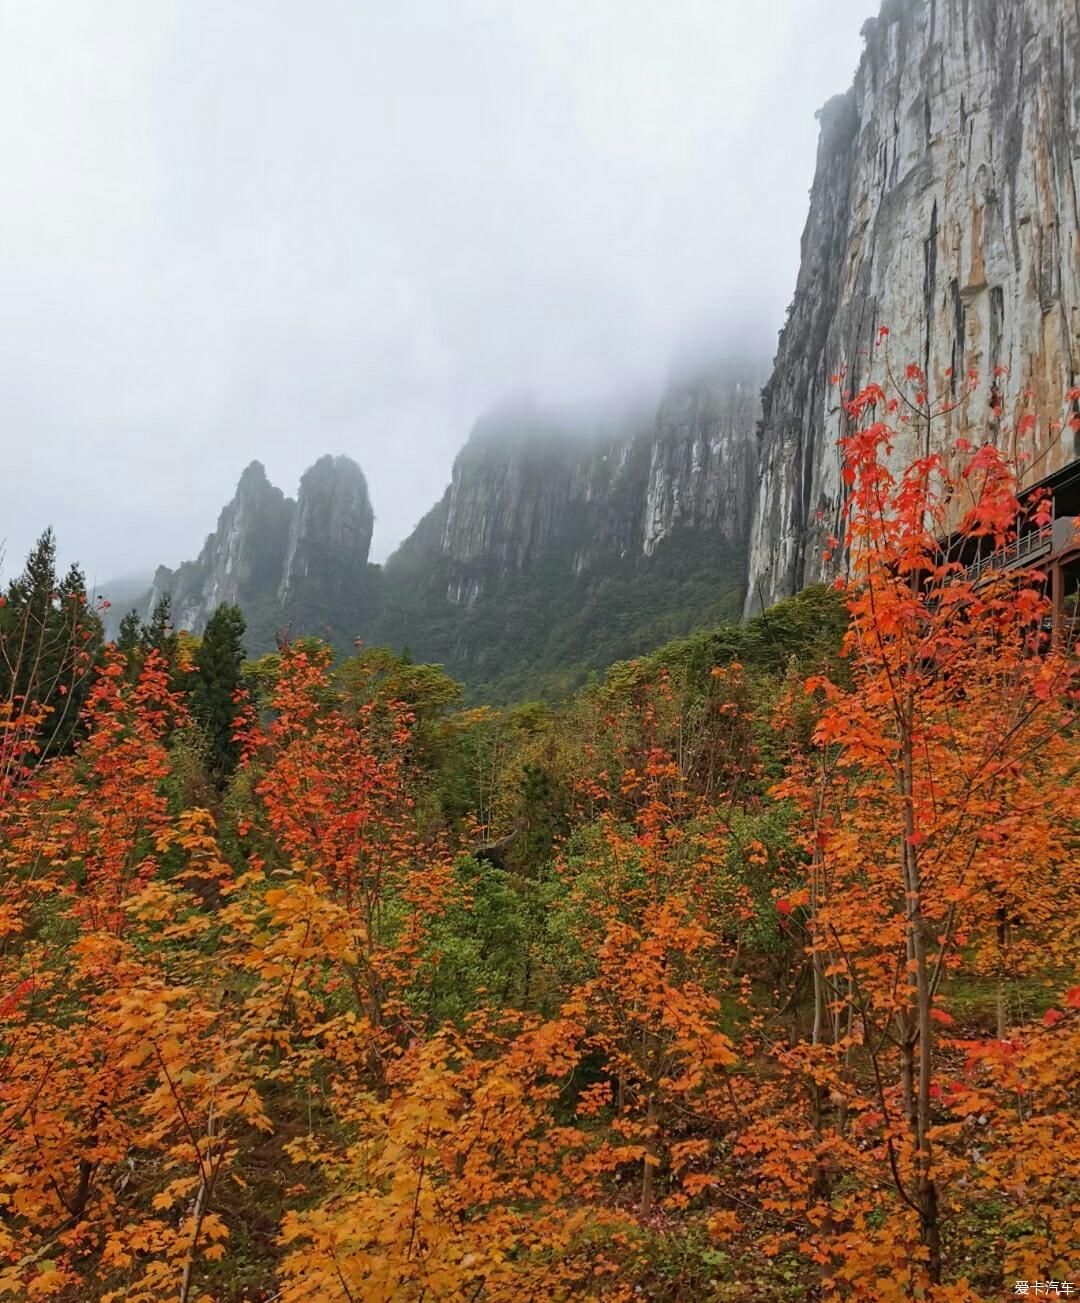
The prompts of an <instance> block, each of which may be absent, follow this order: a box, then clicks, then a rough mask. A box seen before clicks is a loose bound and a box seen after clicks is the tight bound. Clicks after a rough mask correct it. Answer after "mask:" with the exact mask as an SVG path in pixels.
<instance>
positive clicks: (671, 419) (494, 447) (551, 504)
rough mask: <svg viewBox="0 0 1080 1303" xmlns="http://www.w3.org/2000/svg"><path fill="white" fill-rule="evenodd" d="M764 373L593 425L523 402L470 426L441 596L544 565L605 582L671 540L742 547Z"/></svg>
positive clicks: (676, 393)
mask: <svg viewBox="0 0 1080 1303" xmlns="http://www.w3.org/2000/svg"><path fill="white" fill-rule="evenodd" d="M765 374H766V367H765V366H764V365H763V364H762V363H760V362H746V363H732V364H729V365H728V366H725V367H723V368H719V369H717V370H716V371H715V372H714V373H713V374H711V375H709V376H708V377H706V378H699V379H695V380H693V381H687V382H683V383H680V384H678V385H675V386H673V387H672V389H671V390H670V391H669V392H668V394H667V396H666V397H665V398H664V400H663V402H662V403H661V404H660V407H659V410H658V411H657V412H656V413H655V415H653V416H646V415H642V414H637V415H628V416H625V417H622V418H620V419H618V420H616V421H613V422H609V423H606V424H604V425H601V426H600V427H599V428H597V427H593V428H589V427H588V426H582V425H580V424H575V423H574V422H572V421H568V420H565V419H563V420H560V419H559V418H557V417H554V416H552V415H551V414H549V413H544V412H542V411H539V410H536V409H534V408H527V407H526V408H517V409H513V410H503V411H499V412H496V413H494V414H493V415H492V416H491V417H489V418H487V419H486V420H483V421H481V422H479V423H478V424H477V426H476V428H475V430H474V431H473V434H472V437H471V438H470V440H469V442H468V443H467V444H466V446H465V447H464V448H463V449H462V451H461V453H460V454H459V455H458V457H457V460H456V461H455V463H454V470H453V478H452V482H451V485H450V489H449V493H448V497H447V499H446V506H445V521H444V524H443V528H442V537H441V540H440V551H441V553H442V556H443V557H444V558H445V559H446V561H447V562H448V566H449V580H448V588H447V597H448V598H449V599H450V600H451V601H452V602H455V603H465V604H469V603H471V602H474V601H476V599H477V598H478V597H479V596H480V595H481V593H482V592H483V591H484V590H485V586H487V585H489V584H490V582H491V581H492V580H496V579H500V578H505V577H507V576H510V575H517V574H525V573H528V572H529V571H530V570H531V569H535V568H536V567H537V566H540V565H543V566H545V567H551V566H554V567H558V568H559V569H561V570H562V571H563V572H564V573H565V575H566V577H567V579H580V578H587V577H589V576H590V575H595V574H597V573H600V574H602V573H603V572H604V571H605V570H606V569H608V568H610V567H611V565H612V564H614V563H616V562H620V561H625V560H628V559H630V560H640V561H645V560H647V558H649V557H650V556H652V554H653V553H654V552H655V551H656V549H657V547H658V546H659V544H660V543H661V542H662V541H663V540H664V539H666V538H669V537H671V536H672V534H673V533H675V532H676V531H699V532H701V533H702V546H703V547H704V546H707V541H706V540H707V536H708V535H709V534H714V535H715V536H717V537H719V538H722V539H724V540H725V541H726V542H727V543H728V544H730V545H731V547H732V548H733V549H735V550H737V551H740V552H741V551H742V550H743V549H745V547H746V544H747V540H748V538H749V531H750V523H751V511H752V506H753V485H754V482H755V463H756V457H757V450H756V444H755V439H754V429H755V425H756V422H757V419H758V415H759V411H760V398H759V392H760V387H761V384H762V381H763V379H764V376H765Z"/></svg>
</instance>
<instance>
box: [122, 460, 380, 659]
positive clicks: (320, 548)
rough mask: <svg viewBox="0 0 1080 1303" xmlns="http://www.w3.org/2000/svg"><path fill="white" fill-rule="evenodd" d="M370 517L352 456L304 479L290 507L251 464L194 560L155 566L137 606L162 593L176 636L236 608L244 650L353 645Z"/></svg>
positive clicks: (319, 466)
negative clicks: (320, 636)
mask: <svg viewBox="0 0 1080 1303" xmlns="http://www.w3.org/2000/svg"><path fill="white" fill-rule="evenodd" d="M373 526H374V515H373V513H372V509H371V501H370V498H369V496H368V488H367V482H366V480H365V479H364V474H363V472H362V471H361V469H360V467H359V466H357V465H356V463H355V462H353V461H351V460H350V459H349V458H348V457H323V458H321V459H320V460H319V461H317V462H316V463H315V464H314V466H311V467H310V468H309V469H308V470H307V471H305V473H304V475H303V477H302V479H301V481H300V490H299V493H298V494H297V498H296V500H295V501H294V500H293V499H292V498H287V497H286V496H285V494H284V493H283V492H282V491H281V490H280V489H279V488H276V487H275V486H274V485H272V484H271V483H270V481H269V480H268V479H267V478H266V471H265V469H264V468H263V466H262V463H261V462H257V461H253V462H252V463H251V465H250V466H248V467H247V469H246V470H245V471H244V472H243V474H242V475H241V476H240V481H239V483H238V484H237V487H236V493H235V495H234V496H233V498H232V501H231V502H229V503H228V504H227V505H226V506H225V507H224V508H223V510H222V512H221V514H220V516H219V517H218V522H217V528H216V529H215V530H214V531H213V533H211V534H210V535H209V536H208V537H207V539H206V542H205V543H204V544H203V547H202V550H201V551H200V553H199V555H198V557H197V558H196V559H195V560H194V561H186V562H184V563H183V564H182V565H180V566H178V567H177V568H176V569H175V570H170V569H168V568H167V567H165V566H160V567H159V568H158V570H157V571H156V573H155V575H154V582H153V586H152V588H151V590H150V593H149V595H148V596H147V597H146V599H145V601H144V603H143V606H144V609H145V612H146V613H147V614H148V613H149V611H151V610H152V609H153V607H154V605H155V604H156V603H157V601H158V600H159V599H160V598H161V597H162V596H164V595H165V594H168V595H169V597H170V599H171V602H172V618H173V623H174V625H175V626H176V627H177V628H181V629H188V630H190V631H191V632H193V633H201V632H202V630H203V629H204V628H205V626H206V622H207V620H208V619H209V618H210V616H211V614H212V613H213V611H214V608H215V607H217V606H219V605H221V603H223V602H233V603H235V604H236V605H238V606H239V607H240V609H241V610H242V611H243V612H244V615H245V617H246V618H247V621H248V626H249V638H248V643H249V649H250V650H257V651H258V650H264V649H265V648H266V647H267V646H269V645H272V642H273V637H274V633H275V631H276V630H277V629H281V628H284V627H285V626H289V627H290V629H291V631H292V632H294V633H297V634H301V633H327V632H329V633H331V635H334V634H337V633H339V632H341V633H343V634H346V635H347V636H348V637H353V636H355V633H356V627H355V626H356V624H357V623H358V622H359V620H360V618H361V607H362V605H363V600H364V597H365V595H366V593H367V592H368V587H369V585H368V580H367V570H368V551H369V549H370V546H371V533H372V528H373Z"/></svg>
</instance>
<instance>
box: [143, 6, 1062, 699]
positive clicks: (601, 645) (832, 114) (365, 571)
mask: <svg viewBox="0 0 1080 1303" xmlns="http://www.w3.org/2000/svg"><path fill="white" fill-rule="evenodd" d="M1077 28H1078V20H1077V18H1076V15H1075V13H1071V12H1066V13H1061V12H1059V11H1058V9H1057V7H1056V6H1055V5H1054V4H1052V3H1050V0H1023V2H1022V3H1018V4H1011V3H1009V4H1006V3H1004V0H976V2H975V3H971V0H940V2H939V3H935V4H925V3H922V0H889V2H888V3H886V4H885V5H883V7H882V9H881V13H880V15H879V16H878V17H877V18H874V19H872V20H870V21H868V22H867V23H866V24H864V26H863V33H862V34H863V38H864V49H863V53H862V57H861V60H860V62H859V64H858V68H857V72H856V76H855V80H854V82H853V84H852V86H851V88H850V89H849V90H848V91H846V92H844V93H843V94H842V95H839V96H836V97H834V98H833V99H831V100H829V101H828V103H827V104H826V105H825V107H824V108H823V109H822V110H821V113H820V115H819V130H820V135H819V143H818V154H817V172H816V176H815V179H814V183H813V188H812V190H811V196H810V207H809V213H808V215H807V218H806V223H805V229H804V233H803V239H802V262H801V267H800V270H799V273H798V277H797V281H796V285H795V295H794V299H793V300H792V302H791V305H790V308H789V312H788V317H787V321H786V323H785V325H784V327H783V329H782V331H781V333H780V336H779V351H778V352H777V354H776V358H775V361H774V362H773V363H772V365H770V364H769V362H768V361H767V359H766V355H765V352H764V351H762V352H760V353H758V354H756V355H755V354H754V353H753V351H752V349H750V350H748V347H747V346H748V345H753V344H754V342H755V341H757V340H758V339H759V338H760V336H761V334H762V321H763V311H762V307H761V305H760V304H757V303H755V304H752V305H747V304H743V305H741V307H742V310H743V311H744V312H745V319H744V320H743V322H742V323H741V324H740V323H739V321H738V320H737V318H736V317H733V315H732V314H733V312H737V311H738V309H739V305H738V304H737V303H736V304H733V303H732V302H728V301H724V302H723V303H719V304H717V305H716V306H714V307H713V308H711V309H709V310H707V311H705V310H703V311H701V312H699V313H698V314H697V316H696V317H695V318H694V319H693V322H692V325H689V326H684V327H683V328H682V330H681V333H680V332H676V335H675V340H676V342H675V343H674V345H672V346H670V347H669V348H668V349H667V351H666V356H665V357H663V358H661V357H659V356H658V357H657V358H656V359H655V363H656V365H655V366H653V367H652V368H650V369H649V370H648V371H646V372H643V373H642V374H641V375H639V376H638V377H637V378H636V379H633V380H628V381H627V382H626V383H625V384H623V385H621V386H619V387H617V388H616V389H615V390H614V391H612V392H609V393H607V394H605V395H604V396H603V397H598V396H597V395H596V394H593V395H591V396H589V397H588V398H580V397H579V398H578V399H576V400H574V401H568V400H562V399H560V398H559V397H558V395H559V392H560V390H559V386H554V388H553V389H551V390H544V389H539V388H536V387H530V386H517V387H515V388H512V389H510V390H508V391H507V392H506V393H505V394H504V396H503V397H502V398H501V399H499V400H498V401H497V402H495V403H493V404H491V405H489V406H488V408H487V410H486V411H485V412H484V413H483V414H482V415H480V416H479V417H478V418H477V419H475V421H474V422H473V424H472V428H471V433H470V434H469V435H468V438H467V439H466V440H465V441H464V443H463V444H462V446H461V447H460V449H459V451H458V453H457V456H456V458H455V460H454V462H453V468H452V473H451V475H450V483H449V485H448V486H447V487H446V488H445V491H444V492H443V493H442V495H441V496H438V495H437V494H433V495H432V496H431V497H430V498H428V499H427V500H426V501H425V500H424V499H422V498H419V497H417V498H414V500H413V513H414V515H421V519H420V522H419V524H417V525H416V527H415V529H414V530H413V531H412V532H411V534H409V535H408V536H407V537H406V538H405V539H404V541H403V542H402V543H401V544H400V546H399V547H398V548H397V549H396V550H395V551H394V552H393V553H392V554H391V555H390V556H389V557H387V558H386V560H385V562H384V563H383V564H381V565H375V564H372V556H371V550H372V539H373V535H374V533H375V530H376V520H377V518H378V515H379V512H380V511H381V509H382V508H381V504H380V502H379V500H378V495H377V494H375V495H373V497H374V501H373V500H372V496H369V491H368V485H367V481H366V479H365V475H364V472H363V471H362V470H361V469H360V467H359V466H358V465H357V463H356V462H355V461H354V460H352V459H350V458H348V457H343V456H338V457H336V458H330V457H324V458H322V459H321V460H320V461H318V462H316V463H315V465H314V466H312V467H311V468H310V469H308V470H307V471H305V472H304V475H303V477H302V479H301V481H300V488H299V493H298V496H297V499H296V501H295V502H294V501H293V500H292V499H291V498H286V497H285V496H284V494H283V493H282V492H281V490H279V489H277V488H274V487H273V486H272V485H271V484H270V482H269V480H268V479H267V476H266V473H265V472H264V470H263V467H262V465H261V464H260V463H259V462H253V463H252V464H251V466H249V467H248V469H247V470H246V471H245V472H244V474H243V476H242V477H241V480H240V483H239V486H238V488H237V492H236V495H235V497H234V498H233V500H232V501H231V502H230V503H229V504H228V505H227V506H226V507H225V509H224V510H223V511H222V513H221V517H220V519H219V521H218V526H217V529H216V530H215V531H214V533H213V534H212V535H211V536H210V537H209V538H208V539H207V541H206V544H205V545H204V547H203V549H202V551H201V552H200V554H199V556H198V557H197V558H196V559H195V560H193V561H191V562H185V563H184V564H183V565H181V566H179V567H178V568H177V569H176V570H168V569H165V568H162V569H159V571H158V572H157V574H156V576H155V579H154V582H153V586H152V590H151V591H150V592H149V593H144V594H143V595H142V596H141V598H140V599H139V600H138V602H137V605H139V606H140V608H141V609H142V610H143V612H144V613H145V611H146V610H148V609H149V607H150V606H151V605H152V604H153V602H154V601H156V600H157V599H158V598H159V597H160V596H161V595H162V594H163V593H165V592H170V593H171V595H172V600H173V611H174V617H175V619H176V621H177V622H178V623H179V624H180V625H182V626H184V627H189V628H191V629H192V630H194V631H195V632H199V631H200V630H201V629H202V627H204V625H205V623H206V621H207V619H208V618H209V615H210V613H211V612H212V611H213V609H214V607H215V605H217V604H218V603H220V602H222V601H230V602H237V603H239V605H240V606H241V608H242V609H243V610H244V612H245V614H246V616H247V619H248V623H249V633H248V640H249V649H250V650H251V651H252V652H253V653H258V652H261V651H264V650H266V649H268V648H269V647H271V646H272V645H273V642H274V639H275V637H277V636H278V635H280V634H283V633H285V632H288V633H289V634H290V635H293V636H296V635H303V634H315V633H317V634H320V635H321V636H324V637H327V638H328V639H329V640H330V641H332V642H334V643H335V644H336V645H338V646H339V647H342V648H346V649H347V648H349V647H351V646H352V645H353V643H354V642H355V641H356V640H357V639H360V640H361V641H363V642H365V643H372V642H374V643H386V644H388V645H390V646H393V647H396V648H407V649H408V650H409V652H410V654H411V655H413V656H415V657H419V658H420V659H423V660H430V661H435V662H438V663H440V664H444V665H446V666H447V668H448V669H449V670H450V671H451V672H452V673H453V674H455V675H457V676H458V677H460V678H462V679H463V680H464V681H465V682H466V683H467V684H468V685H469V688H470V690H471V691H473V692H474V693H476V694H477V695H479V696H488V697H495V698H507V697H512V696H514V695H515V694H516V695H522V694H524V695H531V694H539V693H544V692H558V691H562V690H565V689H566V688H568V687H571V686H573V685H574V684H575V683H576V682H578V681H579V680H580V678H581V676H582V675H583V674H585V673H586V672H587V671H588V670H590V669H597V668H600V667H602V666H603V665H604V664H606V663H608V662H610V661H611V660H613V659H615V658H618V657H623V656H628V655H634V654H638V653H641V652H643V651H647V650H649V649H650V648H651V647H654V646H656V645H658V644H659V643H660V642H663V641H664V640H666V639H669V638H671V637H673V636H676V635H678V634H681V633H685V632H687V631H688V630H690V629H692V628H694V627H698V626H702V625H705V624H708V623H710V622H715V621H716V620H720V619H724V618H728V617H731V616H734V615H735V614H737V613H738V612H739V611H740V610H743V609H744V610H745V611H746V612H747V613H752V612H754V611H757V610H760V609H764V608H766V607H767V606H768V605H769V604H770V603H771V602H772V601H774V600H776V599H777V598H779V597H782V596H784V595H786V594H790V593H792V592H794V591H797V590H798V589H799V588H800V587H801V586H803V585H804V584H806V583H809V582H812V581H814V580H817V579H821V578H828V577H829V576H830V574H831V573H833V568H834V567H835V565H836V564H837V559H836V558H835V557H834V559H833V561H832V562H831V563H830V562H828V561H826V560H824V559H823V556H824V553H825V550H826V549H825V539H826V538H827V536H828V535H830V534H840V533H841V532H842V527H841V522H840V519H839V511H840V506H841V499H842V493H841V491H840V484H839V478H838V464H837V459H836V452H835V440H836V436H837V434H838V433H839V430H840V418H841V412H840V404H841V401H842V392H841V391H842V386H839V385H837V384H835V383H834V382H833V377H834V376H835V375H836V374H837V373H842V374H843V375H844V377H845V380H844V385H845V386H846V387H848V388H851V387H857V386H858V385H859V384H861V383H865V380H866V379H867V378H868V377H869V376H870V375H871V372H872V368H873V366H874V365H875V364H876V363H877V362H880V361H881V360H882V356H884V355H881V356H879V345H880V344H881V342H882V339H883V338H884V336H883V335H882V333H881V327H882V326H887V327H888V328H889V332H890V333H889V335H888V339H889V356H890V357H891V358H893V359H898V358H904V359H905V361H910V360H914V361H916V362H918V363H921V364H922V366H923V368H924V370H925V373H926V374H927V376H928V378H929V383H930V384H931V385H932V386H933V388H934V390H935V392H942V391H948V390H949V388H950V386H951V388H952V389H953V390H954V391H957V387H958V384H959V381H960V378H961V377H964V378H965V379H964V383H963V385H962V386H961V389H962V392H959V391H958V392H959V398H958V403H957V405H956V408H955V410H954V411H952V412H951V413H950V414H949V416H948V419H947V420H945V421H943V422H942V423H940V425H939V426H938V427H935V429H934V431H933V434H932V438H933V439H934V440H935V441H936V443H935V446H936V447H938V448H941V449H945V448H947V447H948V446H950V443H951V440H952V439H953V437H954V436H955V431H956V430H957V429H958V428H961V427H964V428H970V427H971V426H973V425H978V424H980V423H985V422H986V421H987V419H988V418H989V417H990V415H991V412H990V404H991V402H992V401H995V400H994V395H995V394H996V393H998V391H999V388H1000V387H1001V386H1002V381H1001V377H1002V376H1008V377H1009V383H1010V385H1011V386H1012V388H1013V389H1014V390H1015V392H1016V393H1017V394H1023V395H1025V397H1024V398H1023V402H1024V403H1025V404H1027V406H1028V407H1030V408H1031V420H1032V421H1033V426H1032V429H1033V439H1034V444H1033V455H1032V459H1031V460H1032V464H1033V467H1038V468H1041V473H1045V472H1046V471H1047V470H1050V469H1054V468H1055V467H1057V466H1060V465H1062V464H1064V463H1065V462H1067V461H1068V460H1069V459H1071V458H1073V457H1075V456H1076V455H1077V448H1076V447H1075V446H1074V443H1073V442H1072V441H1070V440H1069V439H1066V438H1062V437H1060V435H1055V434H1054V430H1055V428H1059V427H1055V425H1054V421H1055V418H1058V417H1060V408H1061V399H1062V396H1063V395H1064V394H1065V393H1066V391H1067V390H1068V389H1069V388H1070V387H1071V385H1073V384H1075V382H1076V378H1077V370H1078V363H1077V358H1078V357H1080V342H1078V338H1077V316H1078V313H1080V275H1078V271H1077V267H1078V262H1077V258H1076V249H1077V247H1078V240H1080V227H1078V221H1077V215H1076V214H1077V210H1076V204H1075V202H1074V199H1073V197H1072V196H1073V192H1074V189H1075V186H1074V180H1073V173H1072V159H1073V157H1074V155H1075V153H1076V150H1077V115H1078V107H1077V97H1076V94H1075V90H1074V89H1073V88H1074V85H1075V78H1073V76H1072V70H1073V69H1074V67H1075V66H1076V63H1077V61H1078V58H1080V56H1078V48H1077V47H1078V41H1080V34H1078V30H1077ZM1018 90H1022V92H1023V93H1022V94H1019V95H1018V93H1017V92H1018ZM894 364H896V363H895V362H894ZM661 376H663V377H664V378H663V379H660V377H661ZM969 376H978V377H979V381H978V383H977V384H975V385H974V386H971V385H969V384H968V383H967V379H966V378H967V377H969ZM762 396H763V399H764V403H762ZM914 452H915V449H914V448H909V447H908V446H907V445H906V444H905V443H904V436H903V434H901V436H900V439H899V443H898V446H897V448H896V450H895V456H896V458H897V459H898V461H903V460H905V459H909V458H910V456H912V455H914ZM1032 473H1033V474H1034V473H1035V471H1034V470H1033V472H1032ZM419 482H421V481H420V480H419V479H418V483H419Z"/></svg>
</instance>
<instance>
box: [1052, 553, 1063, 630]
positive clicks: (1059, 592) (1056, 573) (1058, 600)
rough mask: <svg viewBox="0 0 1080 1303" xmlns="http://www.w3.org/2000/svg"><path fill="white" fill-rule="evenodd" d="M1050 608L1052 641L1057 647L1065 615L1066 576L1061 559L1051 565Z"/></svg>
mask: <svg viewBox="0 0 1080 1303" xmlns="http://www.w3.org/2000/svg"><path fill="white" fill-rule="evenodd" d="M1050 610H1051V612H1052V615H1051V626H1050V628H1051V633H1050V643H1051V646H1054V647H1056V646H1057V645H1058V644H1059V643H1060V641H1061V632H1062V628H1061V626H1062V623H1063V621H1064V616H1065V576H1064V574H1063V572H1062V568H1061V562H1060V561H1055V562H1054V563H1053V565H1052V566H1051V567H1050Z"/></svg>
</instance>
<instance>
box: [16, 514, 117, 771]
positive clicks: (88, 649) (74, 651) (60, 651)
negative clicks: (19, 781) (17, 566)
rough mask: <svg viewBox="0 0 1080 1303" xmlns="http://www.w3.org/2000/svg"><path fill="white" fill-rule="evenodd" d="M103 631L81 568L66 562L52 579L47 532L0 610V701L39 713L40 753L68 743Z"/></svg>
mask: <svg viewBox="0 0 1080 1303" xmlns="http://www.w3.org/2000/svg"><path fill="white" fill-rule="evenodd" d="M101 633H102V631H101V620H100V618H99V617H98V615H97V613H96V612H95V611H94V610H93V609H92V607H91V606H90V603H89V601H88V599H87V593H86V579H85V576H84V575H83V572H82V570H81V569H80V568H79V567H78V566H77V565H72V566H71V567H70V568H69V570H68V572H67V574H66V575H65V576H64V578H63V579H62V580H58V579H57V575H56V539H55V536H54V535H53V532H52V530H51V529H47V530H45V532H44V533H43V534H42V535H41V537H40V538H39V539H38V541H37V542H36V543H35V544H34V546H33V548H32V549H31V550H30V554H29V556H28V557H27V559H26V565H25V566H24V568H23V571H22V574H20V575H19V576H18V578H16V579H14V580H12V582H11V583H10V584H9V585H8V590H7V594H6V596H5V598H4V601H3V604H2V606H0V700H3V701H7V702H10V703H12V708H13V709H14V705H15V703H17V702H21V703H23V704H22V707H21V708H22V709H26V708H29V707H31V706H34V707H40V708H42V709H43V710H44V712H45V719H44V722H43V723H42V724H41V727H40V728H39V729H38V730H37V733H36V736H37V741H38V743H39V744H40V746H41V748H42V750H43V753H47V754H51V753H55V752H58V751H63V750H66V749H67V747H68V746H70V744H71V741H72V739H73V737H74V734H75V728H76V722H77V720H78V717H79V711H80V708H81V706H82V702H83V700H84V699H85V695H86V689H87V685H88V681H89V675H90V671H91V670H92V668H93V665H94V663H95V661H96V658H97V654H98V652H99V650H100V648H101V643H102V636H101Z"/></svg>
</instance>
